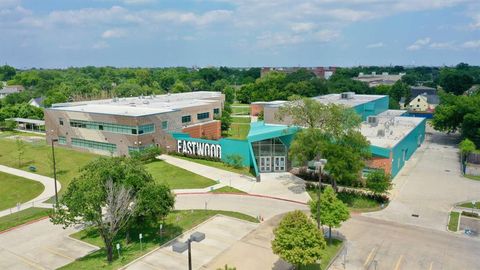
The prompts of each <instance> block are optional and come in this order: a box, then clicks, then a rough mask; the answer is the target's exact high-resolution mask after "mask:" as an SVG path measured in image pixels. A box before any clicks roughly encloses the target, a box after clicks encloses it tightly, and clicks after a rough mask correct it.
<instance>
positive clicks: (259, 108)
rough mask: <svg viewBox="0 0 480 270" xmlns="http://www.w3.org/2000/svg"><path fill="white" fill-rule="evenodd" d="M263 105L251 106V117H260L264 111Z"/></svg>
mask: <svg viewBox="0 0 480 270" xmlns="http://www.w3.org/2000/svg"><path fill="white" fill-rule="evenodd" d="M263 106H264V105H263V104H251V105H250V116H258V114H259V113H261V112H262V111H263Z"/></svg>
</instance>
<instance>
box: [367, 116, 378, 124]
mask: <svg viewBox="0 0 480 270" xmlns="http://www.w3.org/2000/svg"><path fill="white" fill-rule="evenodd" d="M367 123H368V124H370V125H371V126H376V125H378V118H377V117H376V116H369V117H367Z"/></svg>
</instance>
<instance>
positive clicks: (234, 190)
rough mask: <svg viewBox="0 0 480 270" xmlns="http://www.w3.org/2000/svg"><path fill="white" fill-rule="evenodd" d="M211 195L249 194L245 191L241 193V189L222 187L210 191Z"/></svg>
mask: <svg viewBox="0 0 480 270" xmlns="http://www.w3.org/2000/svg"><path fill="white" fill-rule="evenodd" d="M210 192H211V193H243V194H247V193H246V192H245V191H241V190H239V189H236V188H233V187H230V186H225V187H221V188H219V189H214V190H213V191H210Z"/></svg>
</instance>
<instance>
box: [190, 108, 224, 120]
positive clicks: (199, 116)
mask: <svg viewBox="0 0 480 270" xmlns="http://www.w3.org/2000/svg"><path fill="white" fill-rule="evenodd" d="M213 114H214V115H218V114H220V109H219V108H215V109H213ZM208 118H210V112H203V113H197V120H203V119H208ZM190 122H192V116H191V115H184V116H182V123H190Z"/></svg>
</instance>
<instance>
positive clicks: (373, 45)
mask: <svg viewBox="0 0 480 270" xmlns="http://www.w3.org/2000/svg"><path fill="white" fill-rule="evenodd" d="M384 46H385V44H383V42H377V43H372V44H368V45H367V47H366V48H367V49H375V48H381V47H384Z"/></svg>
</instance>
